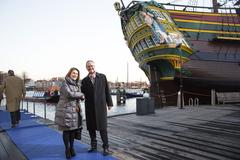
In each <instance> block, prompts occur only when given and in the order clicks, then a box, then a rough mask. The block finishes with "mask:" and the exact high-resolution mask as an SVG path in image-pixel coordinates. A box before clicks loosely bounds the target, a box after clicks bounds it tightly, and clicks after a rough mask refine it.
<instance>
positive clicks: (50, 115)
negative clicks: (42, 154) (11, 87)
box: [2, 95, 136, 121]
mask: <svg viewBox="0 0 240 160" xmlns="http://www.w3.org/2000/svg"><path fill="white" fill-rule="evenodd" d="M112 100H113V107H112V108H111V110H108V116H115V115H121V114H127V113H135V112H136V98H129V99H127V100H126V103H125V104H122V105H117V101H116V96H115V95H112ZM2 105H5V100H4V101H3V102H2ZM56 105H57V104H52V103H42V102H28V101H23V102H22V104H21V109H24V110H28V112H29V113H33V114H34V113H35V115H36V116H39V117H43V118H44V117H45V116H46V118H47V119H49V120H52V121H53V120H54V116H55V110H56ZM34 108H35V109H34ZM45 108H46V113H45ZM81 109H82V115H83V119H85V106H84V102H81ZM34 110H35V111H34ZM45 114H46V115H45Z"/></svg>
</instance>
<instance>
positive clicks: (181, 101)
mask: <svg viewBox="0 0 240 160" xmlns="http://www.w3.org/2000/svg"><path fill="white" fill-rule="evenodd" d="M181 45H182V43H179V44H177V48H178V51H179V58H180V68H179V80H180V82H179V91H180V109H183V93H182V92H183V81H182V49H181Z"/></svg>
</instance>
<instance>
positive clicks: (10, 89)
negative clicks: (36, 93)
mask: <svg viewBox="0 0 240 160" xmlns="http://www.w3.org/2000/svg"><path fill="white" fill-rule="evenodd" d="M3 88H4V93H5V95H6V104H7V105H6V108H7V110H8V111H9V112H10V116H11V122H12V128H15V127H16V126H17V125H18V124H19V121H20V119H21V114H20V102H21V100H22V99H23V98H24V97H25V95H26V88H25V85H24V81H23V80H22V79H21V78H20V77H17V76H15V74H14V71H13V70H9V71H8V77H7V78H6V79H5V81H4V85H3Z"/></svg>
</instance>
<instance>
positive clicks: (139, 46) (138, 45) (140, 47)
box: [137, 43, 143, 52]
mask: <svg viewBox="0 0 240 160" xmlns="http://www.w3.org/2000/svg"><path fill="white" fill-rule="evenodd" d="M137 47H138V50H139V52H142V50H143V49H142V46H141V44H140V43H138V44H137Z"/></svg>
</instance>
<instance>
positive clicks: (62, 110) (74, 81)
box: [55, 68, 84, 159]
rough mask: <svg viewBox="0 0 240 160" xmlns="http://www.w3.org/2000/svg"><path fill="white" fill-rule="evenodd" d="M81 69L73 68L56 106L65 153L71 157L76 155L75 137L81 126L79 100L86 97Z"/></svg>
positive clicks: (69, 72) (56, 115)
mask: <svg viewBox="0 0 240 160" xmlns="http://www.w3.org/2000/svg"><path fill="white" fill-rule="evenodd" d="M79 76H80V73H79V70H78V69H77V68H71V69H70V70H69V71H68V73H67V75H66V77H65V81H64V83H63V85H62V87H61V89H60V98H59V102H58V104H57V107H56V113H55V123H56V124H57V125H58V128H59V130H61V131H63V142H64V145H65V149H66V150H65V155H66V158H67V159H69V158H71V157H74V156H75V155H76V154H75V151H74V147H73V144H74V137H75V133H76V132H77V130H78V129H79V128H80V127H81V126H80V124H79V123H80V122H81V121H79V120H80V119H79V118H80V117H79V113H80V112H81V108H80V103H79V100H80V99H81V100H83V99H84V95H83V94H82V92H81V89H80V85H79V83H78V82H79Z"/></svg>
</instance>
